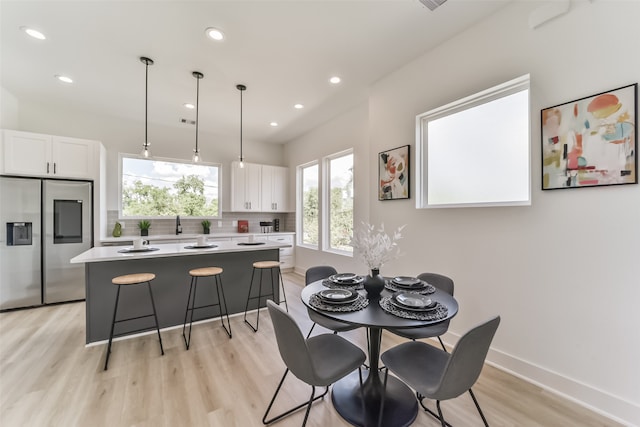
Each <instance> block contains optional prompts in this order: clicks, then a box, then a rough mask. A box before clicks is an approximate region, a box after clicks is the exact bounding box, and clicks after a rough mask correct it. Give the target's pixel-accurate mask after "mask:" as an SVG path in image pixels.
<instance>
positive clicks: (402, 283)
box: [385, 276, 436, 295]
mask: <svg viewBox="0 0 640 427" xmlns="http://www.w3.org/2000/svg"><path fill="white" fill-rule="evenodd" d="M385 288H386V289H387V290H390V291H391V292H412V293H416V294H423V295H428V294H432V293H434V292H435V291H436V288H435V286H433V285H431V284H429V283H427V282H425V281H424V280H420V279H418V278H417V277H409V276H396V277H394V278H392V279H388V280H386V284H385Z"/></svg>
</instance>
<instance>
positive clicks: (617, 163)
mask: <svg viewBox="0 0 640 427" xmlns="http://www.w3.org/2000/svg"><path fill="white" fill-rule="evenodd" d="M637 99H638V84H637V83H635V84H632V85H629V86H624V87H621V88H618V89H614V90H610V91H607V92H603V93H599V94H597V95H592V96H588V97H585V98H581V99H578V100H575V101H571V102H567V103H565V104H560V105H556V106H554V107H549V108H545V109H544V110H542V111H541V126H542V132H541V134H542V189H543V190H555V189H561V188H578V187H594V186H603V185H619V184H637V183H638V132H637V123H638V112H637Z"/></svg>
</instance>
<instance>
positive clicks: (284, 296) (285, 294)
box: [277, 267, 289, 313]
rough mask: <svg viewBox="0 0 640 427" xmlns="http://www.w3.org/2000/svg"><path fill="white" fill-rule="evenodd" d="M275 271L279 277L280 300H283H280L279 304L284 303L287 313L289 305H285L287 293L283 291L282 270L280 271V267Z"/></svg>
mask: <svg viewBox="0 0 640 427" xmlns="http://www.w3.org/2000/svg"><path fill="white" fill-rule="evenodd" d="M277 270H278V276H279V277H280V285H281V286H282V298H284V301H283V300H281V301H280V302H284V307H285V308H286V309H287V313H288V312H289V304H287V293H286V292H285V291H284V279H283V278H282V270H280V267H278V268H277Z"/></svg>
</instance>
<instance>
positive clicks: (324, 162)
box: [296, 148, 356, 257]
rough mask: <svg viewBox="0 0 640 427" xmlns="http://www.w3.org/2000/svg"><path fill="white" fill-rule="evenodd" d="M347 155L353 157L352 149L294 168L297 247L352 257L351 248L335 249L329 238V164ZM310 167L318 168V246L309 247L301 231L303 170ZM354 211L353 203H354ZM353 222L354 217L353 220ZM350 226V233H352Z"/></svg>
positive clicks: (353, 166) (354, 179)
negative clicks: (349, 249)
mask: <svg viewBox="0 0 640 427" xmlns="http://www.w3.org/2000/svg"><path fill="white" fill-rule="evenodd" d="M347 155H351V156H354V155H355V154H354V149H353V148H348V149H346V150H342V151H339V152H336V153H332V154H329V155H326V156H322V157H321V158H319V159H316V160H313V161H310V162H307V163H303V164H301V165H298V166H297V167H296V182H297V189H296V199H297V200H296V206H297V210H296V225H297V229H298V230H300V232H299V233H296V234H297V239H296V240H297V242H296V244H297V246H300V247H303V248H307V249H311V250H317V251H321V252H326V253H331V254H336V255H343V256H348V257H353V248H352V249H351V251H348V250H341V249H337V248H332V247H331V236H330V228H329V227H330V218H331V211H330V209H331V202H330V192H331V182H330V181H331V175H330V163H331V161H332V160H334V159H338V158H340V157H344V156H347ZM311 166H318V244H317V245H311V244H308V243H304V242H303V239H304V236H303V234H304V230H303V203H304V185H303V184H304V183H303V170H304V169H305V168H308V167H311ZM352 168H353V187H354V188H355V181H356V177H355V158H354V159H353V165H352ZM354 209H355V203H354ZM353 221H355V216H354V218H353ZM353 227H354V225H353V224H352V233H353Z"/></svg>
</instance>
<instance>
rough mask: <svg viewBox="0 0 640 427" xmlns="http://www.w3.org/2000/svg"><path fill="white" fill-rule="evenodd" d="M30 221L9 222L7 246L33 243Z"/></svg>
mask: <svg viewBox="0 0 640 427" xmlns="http://www.w3.org/2000/svg"><path fill="white" fill-rule="evenodd" d="M31 229H32V228H31V223H30V222H7V246H25V245H31V244H32V243H31Z"/></svg>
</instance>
